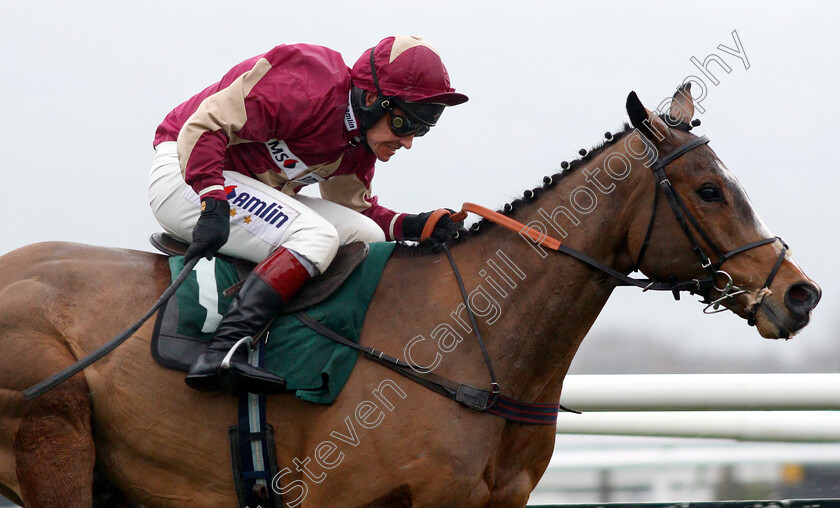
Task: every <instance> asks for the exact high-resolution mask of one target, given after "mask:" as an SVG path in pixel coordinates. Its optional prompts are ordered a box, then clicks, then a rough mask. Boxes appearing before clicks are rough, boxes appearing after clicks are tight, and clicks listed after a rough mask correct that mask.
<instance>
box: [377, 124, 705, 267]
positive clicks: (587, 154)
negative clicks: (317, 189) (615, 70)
mask: <svg viewBox="0 0 840 508" xmlns="http://www.w3.org/2000/svg"><path fill="white" fill-rule="evenodd" d="M685 125H688V124H685ZM689 128H690V126H689ZM632 130H633V127H632V126H631V125H629V124H627V123H625V124H624V125H623V126H622V129H621V131H620V132H618V133H615V134H612V133H610V132H606V133H604V140H603V141H601V142H600V143H599V144H598V145H595V146H593V147H592V148H591V149H589V150H586V149H581V150H580V151H579V152H578V153H579V154H580V157H579V158H577V159H574V160H572V161H571V162H566V161H563V162H561V163H560V170H559V171H557V172H556V173H554V174H552V175H547V176H544V177H543V183H542V185H540V186H537V187H534V188H532V189H527V190H525V191H524V192H523V193H522V197H520V198H517V199H514V200H513V201H511V202H509V203H505V205H504V206H503V207H502V208H501V209H499V210H496V211H497V212H499V213H501V214H502V215H505V216H510V215H512V214H513V212H514V210H518V209H521V208H523V207H525V206H527V205H529V204H531V203H532V202H534V201H535V200H536V199H537V198H539V197H540V196H542V195H543V194H544V193H545V192H547V191H548V190H550V189H552V188H554V186H556V185H557V184H558V183H560V182H561V181H562V180H563V179H564V178H565V177H567V176H568V175H570V174H571V173H574V172H575V171H576V170H577V169H578V168H580V167H582V166H585V165H586V164H587V163H588V162H589V161H591V160H592V159H594V158H595V157H597V156H598V155H600V154H601V153H602V152H604V151H605V150H606V149H607V148H609V147H611V146H612V145H614V144H615V143H617V142H618V141H619V140H621V139H622V138H623V137H624V136H626V135H627V134H628V133H629V132H632ZM494 226H496V224H494V223H493V222H491V221H488V220H487V219H481V220H479V221H478V222H476V223H475V224H473V225H472V226H470V228H469V229H468V230H465V231H462V232H461V234H460V235H459V236H458V238H453V239H450V240H449V241H448V242H447V245H449V246H453V245H459V244H461V243H464V242H467V241H469V240H470V239H471V238H474V237H476V236H478V235H480V234H481V233H482V232H484V231H486V230H487V229H488V228H491V227H494ZM438 252H440V247H439V246H438V245H437V244H436V243H434V242H423V243H419V244H418V243H413V242H412V243H405V242H399V243H397V247H396V249H394V254H393V255H394V256H397V257H417V256H426V255H429V254H437V253H438Z"/></svg>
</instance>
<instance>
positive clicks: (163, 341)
mask: <svg viewBox="0 0 840 508" xmlns="http://www.w3.org/2000/svg"><path fill="white" fill-rule="evenodd" d="M149 241H150V242H151V243H152V245H154V246H155V248H157V249H158V250H160V251H161V252H162V253H164V254H167V255H169V256H182V255H184V253H186V251H187V247H188V246H189V245H188V244H187V243H184V242H182V241H180V240H178V239H177V238H174V237H172V236H170V235H168V234H166V233H155V234H153V235H152V236H151V238H150V239H149ZM369 252H370V248H369V246H368V245H367V244H366V243H364V242H353V243H350V244H347V245H343V246H341V247H340V248H339V249H338V253H337V254H336V256H335V258H334V259H333V262H332V263H330V266H329V268H328V269H327V270H326V271H325V272H324V273H323V274H321V275H319V276H317V277H313V278H312V279H310V280H309V281H308V282H307V283H306V284H305V285H304V286H303V287H302V288H301V289H300V291H299V292H298V293H297V295H296V296H295V298H294V299H292V301H291V302H289V304H288V305H286V306H285V307H284V308H283V310H282V312H281V314H283V315H287V314H293V313H295V312H299V311H301V310H303V309H306V308H309V307H312V306H314V305H317V304H319V303H321V302H323V301H324V300H326V299H327V298H328V297H329V296H330V295H332V294H333V293H334V292H335V291H336V290H338V288H339V287H341V285H342V284H343V283H344V282H345V281H346V280H347V278H348V277H349V276H350V275H351V274H352V273H353V271H354V270H355V269H356V268H357V267H358V266H359V265H360V264H361V263H362V261H364V260H365V258H366V257H367V255H368V253H369ZM217 257H218V258H220V259H221V260H223V261H226V262H228V263H230V264H231V265H232V266H234V267H235V268H236V272H237V277H238V279H239V282H237V283H235V284H233V285H231V286H230V287H228V288H227V289H225V290H224V295H225V296H227V297H232V296H234V295H235V294H236V293H237V292H238V291H239V289H240V288H241V287H242V283H243V282H244V280H245V278H246V277H247V276H248V274H249V273H250V272H251V270H253V269H254V267H255V266H256V263H253V262H251V261H247V260H244V259H237V258H232V257H230V256H224V255H218V256H217ZM178 319H179V315H178V307H177V302H176V301H175V299H174V298H173V299H171V300H170V302H169V303H167V305H166V306H165V307H164V308H163V309H161V311H160V312H159V313H158V318H157V320H156V322H155V330H154V333H153V335H152V348H151V349H152V357H153V358H154V359H155V361H156V362H157V363H158V364H160V365H162V366H163V367H166V368H169V369H175V370H180V371H183V372H187V371H189V368H190V365H191V364H192V362H193V361H194V360H195V359H196V358H198V355H200V354H201V352H202V351H203V350H204V348H205V347H206V346H207V342H206V341H203V340H198V339H197V338H195V337H189V336H185V335H182V334H179V333H177V332H176V331H175V330H177V328H178V325H177V324H178Z"/></svg>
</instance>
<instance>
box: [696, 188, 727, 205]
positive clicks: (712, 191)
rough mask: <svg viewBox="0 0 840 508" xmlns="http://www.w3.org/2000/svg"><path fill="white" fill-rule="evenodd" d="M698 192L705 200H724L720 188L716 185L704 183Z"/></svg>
mask: <svg viewBox="0 0 840 508" xmlns="http://www.w3.org/2000/svg"><path fill="white" fill-rule="evenodd" d="M697 194H698V195H699V196H700V199H702V200H703V201H708V202H712V201H723V195H722V194H721V193H720V189H718V188H717V187H715V186H714V185H704V186H703V187H701V188H700V189H699V190H698V191H697Z"/></svg>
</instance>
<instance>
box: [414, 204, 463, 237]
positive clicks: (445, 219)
mask: <svg viewBox="0 0 840 508" xmlns="http://www.w3.org/2000/svg"><path fill="white" fill-rule="evenodd" d="M447 210H449V212H450V213H455V210H452V209H451V208H447ZM432 213H434V212H424V213H419V214H408V215H406V216H405V218H404V219H403V223H402V230H403V240H414V241H420V235H421V234H422V233H423V228H424V227H426V222H427V221H428V220H429V217H431V215H432ZM463 229H464V222H463V221H458V222H455V221H453V220H452V218H451V217H450V216H449V215H444V216H442V217H441V218H440V219H439V220H438V221H437V224H435V229H434V230H433V231H432V235H431V237H432V238H434V239H435V240H437V241H438V242H440V243H443V242H445V241H447V240H449V239H450V238H452V237H454V236H456V235H457V233H458V232H459V231H463Z"/></svg>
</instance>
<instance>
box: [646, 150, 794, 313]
mask: <svg viewBox="0 0 840 508" xmlns="http://www.w3.org/2000/svg"><path fill="white" fill-rule="evenodd" d="M642 140H643V141H644V143H645V145H647V146H648V148H651V149H653V150H654V151H656V147H654V146H653V143H651V142H650V141H649V140H648V139H646V138H644V137H642ZM708 142H709V138H708V137H706V136H701V137H699V138H695V139H692V140H691V141H689V142H687V143H685V144H683V145H682V146H680V147H678V148H677V149H676V150H674V151H673V152H671V153H669V154H668V155H666V156H665V157H662V158H660V157H659V156H658V152H656V153H657V158H656V161H654V163H653V165H652V166H651V170H652V171H653V175H654V177H655V178H656V184H657V187H656V191H655V192H654V198H653V210H652V211H651V215H650V222H649V223H648V228H647V232H646V233H645V239H644V241H643V242H642V247H641V249H639V255H638V257H637V259H636V263H635V264H634V265H633V270H636V269H638V268H639V266H640V265H641V263H642V258H643V257H644V255H645V251H646V250H647V246H648V243H649V242H650V237H651V234H652V232H653V224H654V221H655V220H656V211H657V206H658V204H659V190H660V189H662V193H663V194H665V198H666V199H667V200H668V204H669V205H670V207H671V211H672V212H673V214H674V218H675V219H676V220H677V223H678V224H679V225H680V228H681V229H682V230H683V233H685V236H686V238H687V239H688V242H689V244H690V245H691V250H692V251H693V252H694V253H695V255H696V256H697V258H698V260H699V261H700V266H702V267H703V269H705V270H706V271H707V272H708V273H709V277H708V278H706V279H693V280H692V281H691V282H693V283H694V284H695V288H694V289H693V290H692V289H687V288H685V287H684V284H685V283H674V284H675V286H676V285H682V287H680V288H679V289H674V290H673V291H674V297H675V298H677V299H679V293H678V291H679V290H688V291H689V292H691V293H699V294H701V295H702V296H703V297H704V299H703V302H704V303H706V304H708V305H706V307H705V308H704V309H703V312H705V313H706V314H714V313H716V312H721V311H723V310H726V309H721V308H719V307H720V305H721V303H722V302H724V301H726V300H728V299H730V298H734V297H735V296H738V295H741V294H744V293H747V290H746V289H743V288H740V287H738V286H736V285H735V284H734V283H733V281H732V276H731V275H729V274H728V273H727V272H725V271H723V270H721V269H720V268H721V266H722V265H723V264H724V263H725V262H726V261H728V260H729V259H731V258H733V257H734V256H736V255H738V254H741V253H743V252H746V251H748V250H751V249H754V248H756V247H760V246H762V245H767V244H771V243H774V242H775V241H776V240H778V241H780V242H781V243H782V250H781V252H780V253H779V257H778V258H777V259H776V263H775V264H774V265H773V268H772V269H771V270H770V274H769V275H768V277H767V279H766V280H765V282H764V285H763V286H762V287H761V289H759V290H758V297H757V299H756V301H755V302H753V304H752V305H750V308H749V309H748V317H747V324H749V325H750V326H754V325H755V316H756V313H757V312H758V308H759V307H760V306H761V303H762V302H763V301H764V297H765V296H766V295H767V294H768V293H769V288H770V284H771V283H772V282H773V279H774V278H775V277H776V274H777V273H778V271H779V267H781V265H782V261H783V260H784V258H785V254H786V252H787V250H788V246H787V244H786V243H785V242H784V240H782V239H781V238H780V237H778V236H774V237H772V238H764V239H762V240H758V241H755V242H751V243H748V244H746V245H742V246H741V247H738V248H736V249H732V250H730V251H728V252H726V251H723V250H721V249H720V248H719V247H718V246H717V244H715V242H714V241H713V240H712V238H711V236H709V234H708V233H707V232H706V230H705V229H704V228H703V226H701V225H700V222H699V221H698V220H697V218H696V217H695V216H694V214H692V213H691V211H690V210H689V209H688V207H687V206H686V205H685V202H684V201H683V200H682V198H681V197H680V195H679V194H678V193H677V192H676V190H675V189H674V187H673V186H672V185H671V181H670V180H669V179H668V176H667V175H666V174H665V167H666V166H667V165H668V164H670V163H671V162H673V161H674V160H676V159H677V158H679V157H680V156H682V155H683V154H685V153H688V152H690V151H691V150H694V149H695V148H697V147H700V146H702V145H705V144H706V143H708ZM689 223H691V226H692V227H693V228H694V230H695V231H697V233H698V234H699V235H700V237H701V238H702V239H703V241H704V242H705V243H706V245H708V246H709V248H710V249H711V250H712V252H713V253H714V255H715V257H716V258H717V262H716V263H712V260H711V259H710V258H709V256H708V255H707V254H706V252H705V251H704V250H703V247H702V246H701V245H700V242H698V241H697V237H696V236H695V235H694V233H693V232H692V230H691V228H690V227H689ZM721 278H722V279H723V280H724V281H725V282H724V283H723V287H722V288H721V287H718V285H717V281H718V280H720V279H721ZM672 279H673V277H672ZM711 289H715V290H716V291H718V292H719V293H720V296H719V297H718V298H717V299H715V300H710V299H709V296H708V292H709V291H710V290H711Z"/></svg>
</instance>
